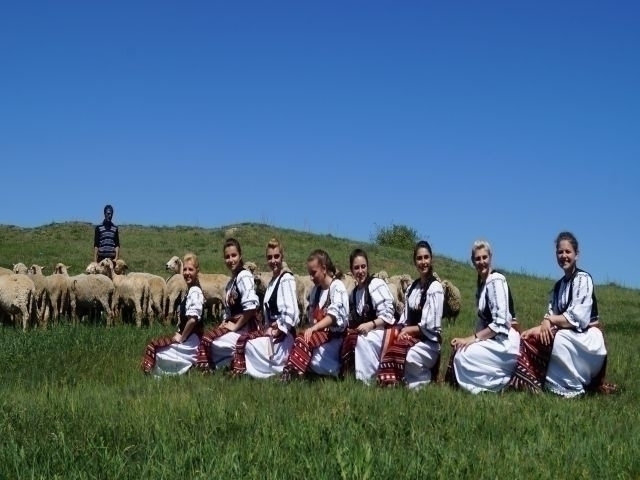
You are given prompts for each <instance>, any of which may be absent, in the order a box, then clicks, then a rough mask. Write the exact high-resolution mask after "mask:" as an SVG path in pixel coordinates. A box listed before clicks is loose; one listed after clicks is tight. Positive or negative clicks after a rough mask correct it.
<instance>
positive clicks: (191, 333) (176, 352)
mask: <svg viewBox="0 0 640 480" xmlns="http://www.w3.org/2000/svg"><path fill="white" fill-rule="evenodd" d="M199 271H200V264H199V262H198V257H196V255H195V254H193V253H188V254H186V255H185V256H184V259H183V261H182V276H183V277H184V280H185V282H186V283H187V288H188V289H189V290H188V291H187V294H186V296H185V297H184V299H183V300H182V302H181V303H180V313H179V315H180V316H179V318H178V331H177V332H176V333H175V334H174V335H172V336H170V337H162V338H157V339H155V340H152V341H151V342H150V343H149V344H148V345H147V348H146V350H145V353H144V357H143V358H142V370H143V371H144V373H147V374H152V375H154V376H161V375H180V374H183V373H186V372H187V371H188V370H189V369H190V368H191V366H192V365H193V364H195V362H196V357H197V354H198V345H199V344H200V337H201V336H202V307H203V305H204V295H203V294H202V289H201V288H200V284H199V282H198V272H199Z"/></svg>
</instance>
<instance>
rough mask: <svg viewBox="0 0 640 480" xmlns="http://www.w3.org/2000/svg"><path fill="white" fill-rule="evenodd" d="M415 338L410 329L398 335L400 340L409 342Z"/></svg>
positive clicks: (407, 328)
mask: <svg viewBox="0 0 640 480" xmlns="http://www.w3.org/2000/svg"><path fill="white" fill-rule="evenodd" d="M410 338H413V334H412V333H411V332H410V331H409V327H404V328H403V329H402V330H400V333H399V334H398V340H408V339H410Z"/></svg>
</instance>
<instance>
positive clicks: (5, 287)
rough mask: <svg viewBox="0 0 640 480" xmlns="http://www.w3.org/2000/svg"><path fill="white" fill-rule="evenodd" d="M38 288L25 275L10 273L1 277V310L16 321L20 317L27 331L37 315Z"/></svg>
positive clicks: (23, 327)
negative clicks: (36, 299) (32, 319)
mask: <svg viewBox="0 0 640 480" xmlns="http://www.w3.org/2000/svg"><path fill="white" fill-rule="evenodd" d="M35 295H36V287H35V285H34V284H33V281H32V280H31V279H30V278H29V277H28V276H27V275H24V274H15V273H8V274H5V275H0V310H1V311H2V312H4V313H6V314H7V315H9V316H10V317H12V318H13V319H14V323H16V321H17V317H18V316H19V317H20V318H21V320H22V329H23V330H26V329H27V326H28V324H29V321H30V320H31V318H32V316H34V315H35V310H36V306H35Z"/></svg>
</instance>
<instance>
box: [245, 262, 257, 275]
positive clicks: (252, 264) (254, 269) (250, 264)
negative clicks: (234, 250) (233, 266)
mask: <svg viewBox="0 0 640 480" xmlns="http://www.w3.org/2000/svg"><path fill="white" fill-rule="evenodd" d="M244 268H246V269H247V270H249V271H250V272H251V273H256V272H257V271H258V265H256V264H255V262H244Z"/></svg>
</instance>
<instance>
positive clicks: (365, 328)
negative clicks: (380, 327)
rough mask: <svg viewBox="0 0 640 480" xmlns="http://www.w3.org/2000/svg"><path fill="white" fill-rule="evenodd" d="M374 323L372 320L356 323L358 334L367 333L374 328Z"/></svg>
mask: <svg viewBox="0 0 640 480" xmlns="http://www.w3.org/2000/svg"><path fill="white" fill-rule="evenodd" d="M375 328H376V327H375V324H374V323H373V322H365V323H361V324H360V325H358V326H357V327H356V331H357V332H358V333H359V334H360V335H366V334H367V333H369V332H371V331H373V330H375Z"/></svg>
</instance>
